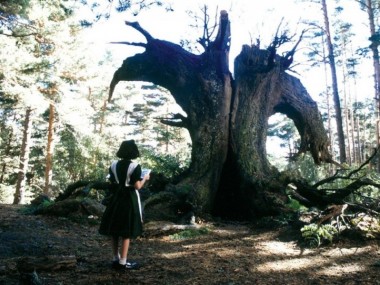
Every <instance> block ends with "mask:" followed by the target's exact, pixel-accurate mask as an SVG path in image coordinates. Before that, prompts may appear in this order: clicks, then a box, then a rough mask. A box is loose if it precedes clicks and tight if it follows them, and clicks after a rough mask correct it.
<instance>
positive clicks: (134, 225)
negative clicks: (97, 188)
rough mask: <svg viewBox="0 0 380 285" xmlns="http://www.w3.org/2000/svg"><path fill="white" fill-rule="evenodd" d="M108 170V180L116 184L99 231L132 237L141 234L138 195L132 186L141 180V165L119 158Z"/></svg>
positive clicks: (104, 233) (110, 234) (111, 234)
mask: <svg viewBox="0 0 380 285" xmlns="http://www.w3.org/2000/svg"><path fill="white" fill-rule="evenodd" d="M109 172H110V181H111V182H112V183H117V185H118V186H117V190H116V193H115V194H113V197H112V199H111V201H110V203H109V204H108V206H107V208H106V210H105V211H104V214H103V216H102V220H101V223H100V227H99V233H100V234H102V235H108V236H118V237H119V236H120V237H122V238H131V239H134V238H136V237H138V236H140V235H141V234H142V212H141V203H140V196H139V193H138V190H136V189H135V188H134V187H133V185H134V184H135V183H136V181H138V180H141V177H140V176H141V166H140V165H138V164H136V163H133V162H132V161H130V160H119V161H117V162H114V163H113V164H112V165H111V167H110V170H109ZM127 179H129V180H127ZM126 185H127V186H126Z"/></svg>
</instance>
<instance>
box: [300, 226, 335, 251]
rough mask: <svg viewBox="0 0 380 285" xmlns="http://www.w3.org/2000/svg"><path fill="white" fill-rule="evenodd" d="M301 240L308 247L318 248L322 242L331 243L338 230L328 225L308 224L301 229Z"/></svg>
mask: <svg viewBox="0 0 380 285" xmlns="http://www.w3.org/2000/svg"><path fill="white" fill-rule="evenodd" d="M301 233H302V238H303V239H304V241H305V243H306V244H307V245H308V246H310V247H319V246H320V245H321V244H322V243H323V242H325V241H328V242H330V243H331V242H332V241H333V238H334V237H335V236H336V235H337V234H338V230H337V229H336V228H335V227H334V226H332V225H330V224H326V225H317V224H310V225H306V226H304V227H302V228H301Z"/></svg>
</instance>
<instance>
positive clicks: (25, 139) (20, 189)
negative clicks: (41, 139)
mask: <svg viewBox="0 0 380 285" xmlns="http://www.w3.org/2000/svg"><path fill="white" fill-rule="evenodd" d="M31 114H32V109H31V108H30V107H28V108H27V109H26V112H25V122H24V130H23V136H22V144H21V153H20V165H19V170H18V174H17V183H16V192H15V194H14V199H13V204H24V203H25V184H26V172H27V171H28V164H29V151H30V138H31V128H32V118H31Z"/></svg>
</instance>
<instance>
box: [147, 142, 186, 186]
mask: <svg viewBox="0 0 380 285" xmlns="http://www.w3.org/2000/svg"><path fill="white" fill-rule="evenodd" d="M140 153H141V164H142V165H143V166H144V167H146V168H151V169H153V171H154V172H156V173H161V174H163V175H164V176H165V177H167V178H169V179H170V178H173V177H175V176H177V175H179V174H181V173H182V172H183V171H185V170H186V169H187V167H188V166H189V164H190V157H189V156H188V154H183V156H181V155H182V154H181V153H179V154H176V155H172V154H163V153H158V152H156V151H155V150H153V149H152V148H147V147H142V148H140Z"/></svg>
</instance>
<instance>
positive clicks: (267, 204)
mask: <svg viewBox="0 0 380 285" xmlns="http://www.w3.org/2000/svg"><path fill="white" fill-rule="evenodd" d="M126 25H128V26H130V27H131V28H134V29H136V30H137V31H139V32H140V33H141V34H142V35H144V37H145V39H146V43H135V42H123V44H127V45H135V46H141V47H144V48H145V51H144V52H143V53H141V54H136V55H134V56H132V57H129V58H127V59H125V60H124V62H123V64H122V66H121V67H120V68H119V69H118V70H117V71H116V72H115V74H114V77H113V79H112V82H111V86H110V94H109V100H111V97H112V94H113V92H114V89H115V86H116V85H117V83H118V82H120V81H148V82H152V83H154V84H158V85H160V86H163V87H165V88H166V89H168V90H169V91H170V92H171V94H172V95H173V97H174V99H175V100H176V102H177V103H178V104H179V105H180V106H181V107H182V109H183V110H184V111H185V112H186V114H187V116H186V117H184V116H181V115H176V116H174V117H173V120H166V121H163V123H166V124H171V125H176V126H178V127H184V128H186V129H187V130H188V131H189V133H190V137H191V140H192V154H191V155H192V157H191V165H190V171H189V174H188V176H187V177H186V178H184V179H183V180H182V181H181V182H180V186H181V187H189V188H188V189H191V191H192V194H193V196H192V197H193V202H194V204H195V205H196V207H197V209H198V210H199V211H201V212H208V213H217V214H231V213H235V214H236V216H242V217H254V216H258V215H263V214H276V213H279V212H280V211H282V210H283V209H284V204H285V202H286V200H287V196H286V195H285V188H286V185H287V183H289V179H287V178H284V177H283V176H282V175H280V173H279V172H278V171H277V169H276V168H275V167H273V166H272V165H270V163H269V161H268V159H267V155H266V137H267V128H268V118H269V117H270V116H272V115H273V114H275V113H277V112H279V113H282V114H285V115H286V116H288V117H289V118H290V119H292V120H293V121H294V124H295V126H296V127H297V129H298V131H299V133H300V136H301V146H300V149H299V151H300V152H306V151H310V152H311V154H312V156H313V158H314V161H315V162H316V163H318V164H319V163H321V162H323V161H331V156H330V154H329V153H328V150H327V144H328V139H327V136H326V132H325V129H324V127H323V124H322V120H321V117H320V114H319V111H318V108H317V104H316V103H315V102H314V101H313V100H312V99H311V97H310V96H309V94H308V93H307V91H306V89H305V88H304V87H303V85H302V84H301V82H300V81H299V80H298V79H297V78H295V77H294V76H291V75H289V74H288V73H286V70H287V69H288V68H289V66H290V64H291V62H292V59H293V55H294V52H295V48H294V49H293V50H291V51H290V52H288V53H287V54H286V55H284V56H279V55H277V53H276V51H277V48H278V47H279V46H280V45H281V44H282V43H284V42H285V41H287V40H289V39H288V38H287V37H286V36H284V35H281V36H276V37H275V39H274V40H273V43H272V44H271V45H270V46H269V48H267V49H260V47H259V46H256V45H252V46H248V45H244V46H243V47H242V50H241V52H240V54H239V55H238V56H237V58H236V59H235V68H234V76H232V74H231V72H230V69H229V65H228V63H229V47H230V36H231V35H230V22H229V19H228V14H227V12H225V11H222V12H221V16H220V23H219V30H218V34H217V36H216V38H215V40H214V41H212V42H210V43H209V44H208V45H207V46H205V51H204V52H203V53H202V54H200V55H195V54H192V53H190V52H188V51H186V50H184V49H183V48H182V47H180V46H179V45H176V44H173V43H171V42H167V41H163V40H159V39H155V38H154V37H152V35H150V34H149V33H148V32H147V31H146V30H144V29H143V28H142V27H141V26H140V25H139V24H138V23H137V22H126Z"/></svg>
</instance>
